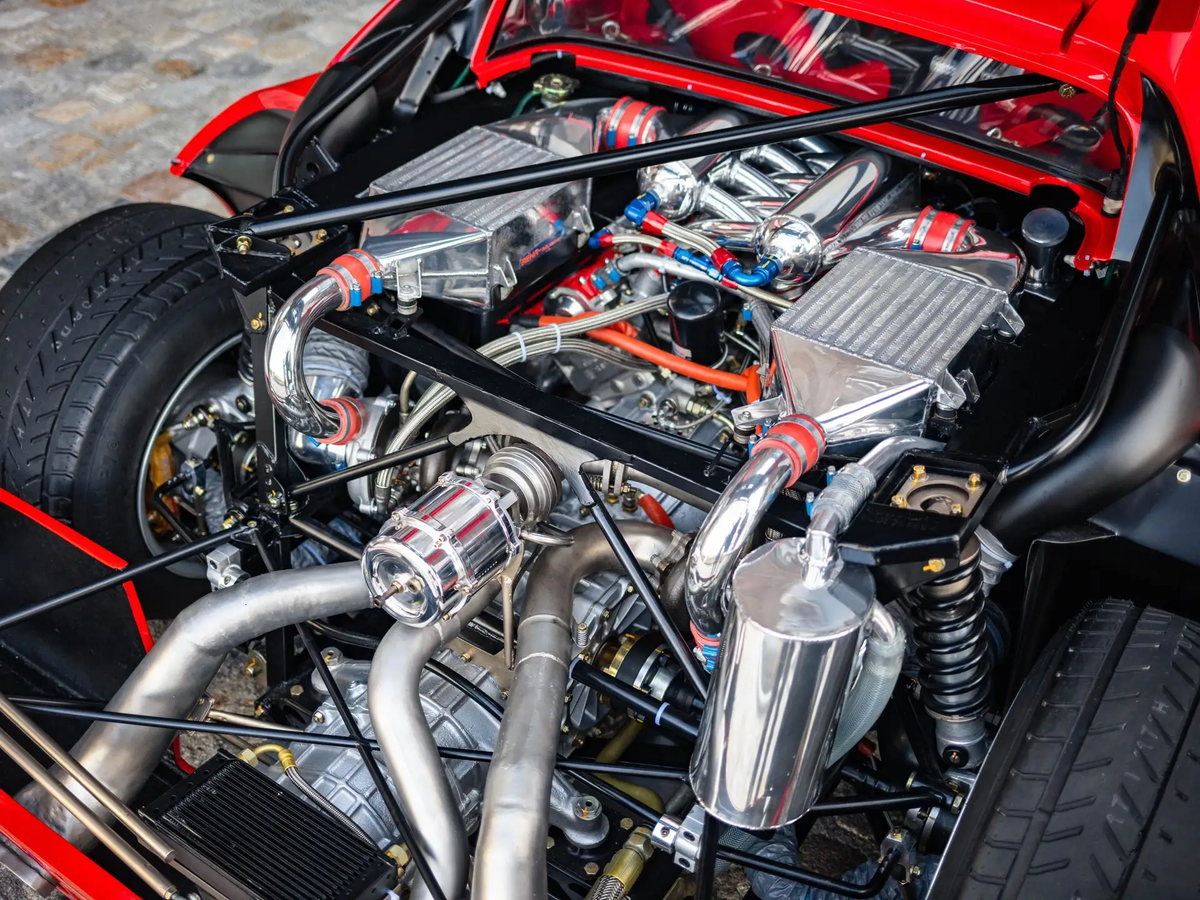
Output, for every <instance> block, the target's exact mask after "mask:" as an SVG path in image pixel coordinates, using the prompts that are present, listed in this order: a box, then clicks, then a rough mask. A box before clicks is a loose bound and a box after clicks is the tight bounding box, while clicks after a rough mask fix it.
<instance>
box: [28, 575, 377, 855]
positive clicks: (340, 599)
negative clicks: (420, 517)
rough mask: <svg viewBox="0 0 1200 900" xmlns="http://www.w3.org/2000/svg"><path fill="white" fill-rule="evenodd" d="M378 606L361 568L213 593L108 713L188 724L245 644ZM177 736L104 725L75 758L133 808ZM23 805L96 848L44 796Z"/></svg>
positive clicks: (31, 796) (34, 792) (31, 791)
mask: <svg viewBox="0 0 1200 900" xmlns="http://www.w3.org/2000/svg"><path fill="white" fill-rule="evenodd" d="M370 605H371V601H370V597H368V595H367V589H366V585H364V584H363V580H362V571H361V570H360V568H359V566H358V564H357V563H340V564H337V565H329V566H322V567H320V568H314V569H299V570H291V571H284V572H274V573H271V574H267V575H259V576H258V577H256V578H252V579H249V580H248V581H244V582H242V583H240V584H237V585H235V586H234V587H231V588H228V589H226V590H223V591H218V592H216V593H214V594H210V595H208V596H207V597H204V598H203V599H201V600H197V601H196V602H195V603H193V604H192V605H191V606H189V607H188V608H187V609H185V610H184V611H183V612H181V613H180V614H179V615H178V616H177V617H176V618H175V621H174V622H172V623H171V627H170V628H168V629H167V630H166V632H165V633H164V634H163V636H162V637H161V638H159V639H158V642H157V643H156V644H155V645H154V647H153V648H151V650H150V652H149V653H147V654H146V657H145V658H144V659H143V660H142V661H141V662H140V663H139V664H138V667H137V668H136V669H134V670H133V673H132V674H131V675H130V676H129V678H127V679H126V680H125V683H124V684H123V685H121V689H120V690H119V691H117V693H116V695H115V696H114V697H113V699H112V700H111V701H109V703H108V705H107V706H106V707H105V709H106V710H108V711H110V712H124V713H135V714H138V715H147V716H164V717H167V718H174V719H183V718H187V716H188V715H190V714H191V712H192V709H193V708H194V707H195V705H196V701H197V700H199V699H200V697H201V695H202V694H203V693H204V691H205V689H206V688H207V687H208V684H209V682H210V681H212V679H213V676H214V675H216V673H217V669H218V668H219V667H220V665H221V661H222V660H223V659H224V658H225V654H227V653H229V652H230V651H231V650H233V649H234V648H235V647H237V646H238V645H239V644H242V643H244V642H246V641H248V640H250V639H251V638H254V637H257V636H259V635H260V634H264V633H265V632H268V631H271V630H273V629H275V628H282V627H283V626H285V625H294V624H295V623H297V622H303V621H307V620H308V619H315V618H323V617H325V616H333V615H338V614H339V613H347V612H353V611H355V610H360V609H366V608H368V607H369V606H370ZM173 736H174V733H173V732H171V731H170V730H168V729H165V728H147V727H145V726H139V725H124V724H117V723H112V722H98V723H96V724H95V725H92V726H91V727H90V728H89V729H88V730H87V731H86V732H85V733H84V735H83V737H82V738H80V739H79V741H78V742H77V743H76V744H75V746H74V747H73V748H72V749H71V755H72V756H74V757H75V759H76V760H77V761H78V762H79V763H80V765H82V766H83V767H84V768H86V769H87V770H88V771H90V772H91V773H92V775H94V776H95V777H96V778H97V779H99V780H100V781H101V782H102V783H103V784H105V785H106V786H107V787H108V789H109V790H110V791H112V792H113V793H114V794H115V795H116V796H117V797H119V798H120V799H122V800H124V801H125V802H127V803H128V802H130V801H131V800H132V799H133V798H134V797H135V796H136V795H137V792H138V791H139V790H141V788H142V786H143V785H144V784H145V783H146V780H147V779H148V778H149V777H150V773H151V772H153V771H154V767H155V766H156V765H158V761H159V759H160V758H161V757H162V755H163V753H165V752H166V750H167V747H168V746H170V743H171V740H172V738H173ZM54 771H55V775H56V777H58V779H59V780H60V781H62V782H64V783H65V784H66V785H67V786H68V787H69V788H70V789H71V791H72V792H73V793H74V794H75V795H76V796H78V797H79V798H80V799H81V800H83V801H84V802H85V803H87V804H88V806H90V807H92V809H93V810H94V811H95V812H96V814H97V815H98V816H100V817H101V818H103V819H105V820H106V821H107V820H109V819H110V818H111V817H110V816H109V815H108V813H107V812H106V811H105V810H103V809H102V808H101V807H100V806H99V804H97V803H96V801H95V800H94V799H93V798H92V797H91V795H90V794H88V793H87V791H85V790H84V789H83V788H82V787H81V786H80V785H79V784H78V783H77V782H75V781H74V780H73V779H71V778H69V777H68V776H66V775H65V774H64V773H63V772H62V771H61V770H59V769H57V768H56V769H55V770H54ZM17 799H18V800H19V801H20V803H21V804H22V805H23V806H24V807H25V808H26V809H28V810H30V811H31V812H33V813H34V814H35V815H37V816H38V818H40V819H41V820H42V821H44V822H46V823H47V824H48V825H50V826H51V827H52V828H54V830H55V831H57V832H58V833H59V834H61V835H62V836H63V837H65V838H66V839H67V840H69V841H70V842H71V843H73V844H75V845H76V846H77V847H81V848H84V847H88V846H90V845H91V843H92V841H93V838H92V835H91V833H90V832H89V831H87V829H85V828H84V827H83V826H82V825H81V824H80V822H79V821H78V820H77V819H76V818H75V817H74V816H72V815H71V814H70V813H68V812H67V811H66V809H64V808H63V807H62V805H61V804H59V803H57V802H56V801H55V800H53V799H52V798H51V797H50V796H49V795H48V794H47V793H46V792H45V791H43V790H42V789H41V788H39V787H36V786H30V787H27V788H25V789H24V790H22V791H21V792H20V793H19V794H18V795H17Z"/></svg>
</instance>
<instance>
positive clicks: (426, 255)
mask: <svg viewBox="0 0 1200 900" xmlns="http://www.w3.org/2000/svg"><path fill="white" fill-rule="evenodd" d="M593 132H594V124H593V119H592V117H591V116H585V115H581V114H575V113H571V112H569V111H566V112H559V111H550V112H547V113H544V114H537V115H535V116H533V117H524V118H521V119H514V120H511V121H508V122H500V123H495V124H492V125H485V126H477V127H475V128H470V129H468V130H467V131H465V132H463V133H462V134H460V135H458V136H456V137H454V138H452V139H451V140H450V141H448V142H446V143H445V144H442V145H441V146H439V147H436V148H434V149H433V150H430V151H429V152H428V153H424V154H422V155H421V156H418V157H417V158H416V159H414V160H412V161H411V162H408V163H405V164H404V165H403V166H401V167H400V168H398V169H395V170H394V171H392V172H390V173H388V174H387V175H384V176H383V177H382V178H379V179H377V180H376V181H374V182H372V184H371V186H370V190H369V193H370V194H371V195H372V196H374V195H377V194H382V193H387V192H390V191H398V190H404V189H407V188H416V187H427V186H430V185H434V184H438V183H441V182H445V181H453V180H456V179H459V178H470V177H471V176H475V175H485V174H494V173H496V172H500V171H504V170H506V169H515V168H519V167H522V166H533V165H539V164H544V163H548V162H553V161H555V160H559V159H563V158H566V157H571V156H578V155H580V154H582V153H589V152H591V150H592V146H593ZM590 196H591V182H590V181H575V182H570V183H568V184H559V185H551V186H549V187H541V188H531V189H529V190H525V191H518V192H516V193H512V194H502V195H500V196H498V197H485V198H482V199H479V200H468V201H465V202H463V203H454V204H449V205H447V206H443V207H437V208H434V209H430V210H425V211H423V212H418V213H406V214H404V215H401V216H392V217H388V218H384V219H375V220H372V221H370V222H367V223H366V225H365V226H364V231H363V244H362V246H363V249H365V250H368V251H369V252H370V253H372V254H374V255H375V256H376V257H377V258H378V259H379V260H380V262H381V264H382V266H383V270H384V285H385V286H386V287H387V288H389V289H393V290H395V291H396V292H397V295H398V297H399V299H400V300H401V301H408V302H411V301H415V300H416V299H418V298H420V297H437V298H440V299H443V300H446V301H449V302H451V303H455V304H457V305H460V306H466V307H472V308H476V309H490V308H491V307H492V306H493V305H495V304H496V303H498V302H500V301H502V300H503V299H504V298H505V297H507V296H508V294H509V293H510V292H511V291H512V289H513V288H514V287H515V286H516V284H517V282H518V280H521V279H524V280H526V281H528V280H530V279H531V278H533V277H536V275H537V274H539V273H540V272H541V271H543V270H545V268H546V267H547V266H550V265H554V264H557V263H558V262H561V261H563V259H565V258H566V257H567V256H569V255H571V254H572V253H574V252H575V251H576V250H577V249H578V247H579V245H580V243H581V241H582V239H583V237H584V236H585V235H587V234H589V233H590V232H591V230H592V223H591V219H590V217H589V216H588V206H589V201H590Z"/></svg>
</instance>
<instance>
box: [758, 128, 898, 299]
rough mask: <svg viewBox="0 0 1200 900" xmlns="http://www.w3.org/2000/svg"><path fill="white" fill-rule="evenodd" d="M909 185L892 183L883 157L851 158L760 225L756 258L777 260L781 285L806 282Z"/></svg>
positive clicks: (868, 153)
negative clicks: (847, 236) (858, 223)
mask: <svg viewBox="0 0 1200 900" xmlns="http://www.w3.org/2000/svg"><path fill="white" fill-rule="evenodd" d="M909 184H910V180H909V179H908V178H900V179H899V180H897V179H896V177H895V174H894V173H893V171H892V163H891V161H890V160H889V159H888V158H887V157H886V156H884V155H883V154H881V153H877V152H875V151H874V150H863V151H860V152H858V153H854V154H851V155H850V156H847V157H846V158H845V159H844V160H843V161H842V162H840V163H839V164H838V165H836V166H834V167H833V168H832V169H830V170H829V171H827V172H825V174H823V175H822V176H821V177H820V178H818V179H817V180H816V181H814V182H813V183H812V185H811V186H809V188H808V189H807V190H805V191H804V192H803V193H801V194H798V195H797V196H796V197H795V198H793V199H792V200H790V201H789V202H788V203H786V204H784V205H783V207H781V208H780V210H779V211H778V212H777V213H775V214H774V215H772V216H768V217H767V218H766V219H765V220H764V221H763V222H762V224H761V225H759V226H758V230H757V231H756V232H755V234H754V250H755V253H756V255H757V256H758V258H759V260H766V259H768V258H771V259H774V260H775V261H776V263H777V264H778V266H779V274H778V276H777V281H778V282H779V283H781V284H799V283H801V282H804V281H808V280H809V279H811V278H813V277H815V276H816V275H817V273H818V272H820V271H821V269H822V267H823V266H825V265H826V264H827V263H828V261H829V256H828V253H829V248H834V247H836V246H837V244H838V243H839V241H840V239H841V238H842V236H843V234H844V233H845V232H846V230H847V229H848V228H850V227H852V225H853V223H854V222H855V220H857V219H859V218H860V217H863V216H864V215H865V216H870V217H872V218H874V217H875V216H878V215H881V214H883V213H885V212H887V211H888V210H889V209H890V208H892V207H893V206H895V205H896V204H897V203H899V202H900V201H901V200H902V199H904V197H905V195H906V194H908V193H910V192H911V189H910V187H909Z"/></svg>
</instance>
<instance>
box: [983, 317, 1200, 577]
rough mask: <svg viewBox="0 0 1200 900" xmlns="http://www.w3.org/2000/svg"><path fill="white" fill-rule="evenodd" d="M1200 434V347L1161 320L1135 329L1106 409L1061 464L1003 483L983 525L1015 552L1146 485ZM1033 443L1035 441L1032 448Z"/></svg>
mask: <svg viewBox="0 0 1200 900" xmlns="http://www.w3.org/2000/svg"><path fill="white" fill-rule="evenodd" d="M1197 435H1200V350H1197V349H1196V346H1195V344H1193V343H1192V342H1191V341H1190V340H1188V339H1187V337H1185V336H1184V335H1183V334H1181V333H1180V332H1178V331H1175V330H1173V329H1171V328H1168V327H1166V326H1163V325H1147V326H1143V327H1142V328H1140V329H1138V330H1137V331H1136V332H1134V334H1133V337H1132V339H1131V342H1130V347H1129V351H1128V355H1127V356H1126V358H1125V361H1124V363H1123V364H1122V365H1121V370H1120V374H1119V375H1118V382H1117V385H1116V388H1115V392H1114V394H1113V398H1112V400H1111V402H1110V403H1109V405H1108V407H1107V409H1106V410H1105V412H1104V415H1103V416H1102V417H1101V419H1100V421H1099V422H1098V423H1097V424H1096V427H1095V428H1094V429H1093V430H1092V432H1091V434H1090V435H1089V436H1088V438H1087V439H1086V440H1085V441H1084V442H1083V443H1082V444H1080V445H1079V447H1077V448H1076V449H1075V450H1073V451H1072V452H1071V453H1070V454H1068V455H1067V456H1065V457H1064V458H1063V459H1061V460H1060V461H1059V462H1057V463H1053V464H1051V465H1050V466H1048V467H1046V468H1045V469H1043V470H1041V471H1040V472H1037V473H1036V474H1034V475H1031V476H1030V477H1028V478H1026V479H1023V480H1021V481H1015V482H1013V483H1011V484H1009V485H1007V486H1006V487H1005V489H1004V490H1003V491H1002V492H1001V493H1000V496H999V497H998V498H997V499H996V502H995V504H994V505H993V506H992V508H991V509H990V510H989V511H988V513H987V515H986V516H985V517H984V520H983V524H984V527H985V528H986V529H987V530H988V531H989V532H990V533H991V534H992V535H993V536H994V537H995V538H997V539H998V540H999V541H1000V542H1001V543H1002V544H1003V546H1004V548H1007V550H1008V551H1010V553H1016V554H1021V553H1023V552H1024V550H1025V548H1026V547H1027V546H1028V545H1029V542H1030V541H1032V540H1033V539H1034V538H1035V537H1036V536H1037V535H1039V534H1044V533H1045V532H1047V531H1049V530H1051V529H1052V528H1056V527H1058V526H1060V525H1064V524H1067V523H1069V522H1078V521H1082V520H1084V519H1087V518H1088V517H1089V516H1092V515H1094V514H1096V513H1098V512H1100V510H1102V509H1104V508H1105V507H1106V506H1108V505H1109V504H1110V503H1113V502H1115V501H1117V500H1119V499H1120V498H1121V497H1124V496H1125V495H1126V494H1128V493H1129V492H1130V491H1133V490H1135V489H1136V488H1138V487H1141V486H1142V485H1143V484H1145V483H1146V482H1148V481H1149V480H1150V479H1152V478H1153V477H1154V476H1155V475H1157V474H1158V473H1159V472H1161V471H1162V470H1163V469H1165V468H1166V467H1167V466H1169V465H1170V464H1171V463H1173V462H1174V461H1175V460H1177V459H1178V458H1179V457H1180V456H1182V455H1183V453H1184V451H1185V450H1187V448H1188V447H1190V446H1191V445H1192V444H1193V443H1194V442H1195V441H1196V438H1197ZM1035 449H1036V448H1035Z"/></svg>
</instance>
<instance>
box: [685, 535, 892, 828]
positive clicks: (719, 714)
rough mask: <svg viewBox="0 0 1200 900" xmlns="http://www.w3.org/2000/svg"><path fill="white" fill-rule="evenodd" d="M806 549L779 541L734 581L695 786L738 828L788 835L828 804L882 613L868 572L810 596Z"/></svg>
mask: <svg viewBox="0 0 1200 900" xmlns="http://www.w3.org/2000/svg"><path fill="white" fill-rule="evenodd" d="M803 549H804V542H803V540H801V539H797V538H788V539H784V540H779V541H773V542H771V543H769V544H767V545H766V546H764V547H760V548H759V549H757V550H755V551H753V552H752V553H750V554H749V555H748V556H747V557H746V559H745V560H744V561H743V562H742V564H741V565H739V566H738V569H737V571H736V572H735V573H734V576H733V602H732V604H731V606H730V610H729V615H728V617H727V619H726V622H725V631H724V633H723V639H722V643H721V655H720V658H719V660H718V662H717V668H716V674H715V676H714V679H713V682H712V685H711V686H710V688H709V696H708V701H707V703H706V704H705V707H704V715H703V718H702V719H701V722H700V735H699V737H698V738H697V741H696V749H695V752H694V753H693V756H692V764H691V772H690V777H691V783H692V789H693V790H694V791H695V792H696V799H697V800H698V801H699V802H700V804H701V805H702V806H703V807H704V808H705V809H706V810H707V811H708V812H709V813H711V814H712V815H714V816H716V817H717V818H718V819H720V820H721V821H722V822H726V823H728V824H730V825H735V826H737V827H739V828H746V829H765V828H777V827H780V826H782V825H787V824H790V823H792V822H794V821H796V820H797V819H799V818H800V817H801V816H802V815H803V814H804V813H805V812H806V811H807V810H808V808H809V807H810V806H811V805H812V804H813V802H815V801H816V799H817V797H818V796H819V794H820V791H821V789H822V786H823V780H824V775H825V769H826V766H827V764H828V761H829V753H830V750H831V748H832V745H833V742H834V735H835V732H836V729H837V725H838V715H839V712H840V710H841V708H842V702H843V699H844V698H845V696H846V688H847V685H849V684H850V680H851V677H852V675H853V674H854V666H855V663H856V661H857V660H858V658H859V649H860V647H861V645H862V641H863V639H864V637H865V629H864V626H865V625H866V623H867V621H868V620H869V617H870V613H871V609H872V604H873V602H874V594H875V586H874V582H873V580H872V578H871V574H870V572H869V571H868V570H867V569H866V568H864V567H862V566H850V565H846V566H843V567H842V570H841V571H840V572H839V573H838V577H837V578H836V579H835V580H833V581H831V582H829V583H828V584H825V585H822V586H820V587H816V588H810V587H807V586H805V585H804V583H803V581H802V580H801V573H802V570H803Z"/></svg>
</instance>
